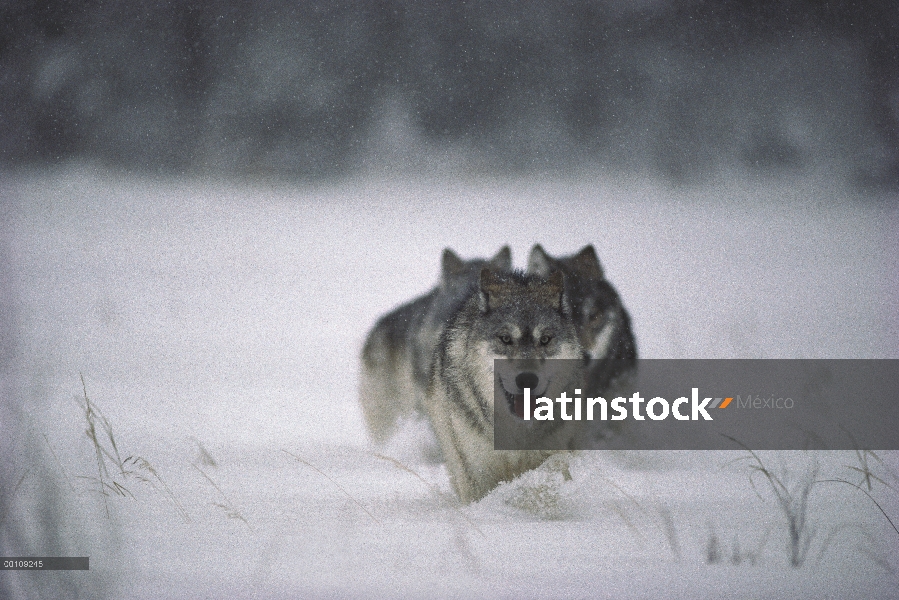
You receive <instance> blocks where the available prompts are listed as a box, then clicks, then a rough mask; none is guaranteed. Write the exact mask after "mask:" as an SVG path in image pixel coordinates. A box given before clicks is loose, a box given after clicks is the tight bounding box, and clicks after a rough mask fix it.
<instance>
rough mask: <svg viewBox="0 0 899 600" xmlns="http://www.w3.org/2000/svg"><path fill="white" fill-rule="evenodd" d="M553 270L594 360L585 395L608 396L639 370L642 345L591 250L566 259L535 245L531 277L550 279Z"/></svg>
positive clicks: (583, 340) (579, 331)
mask: <svg viewBox="0 0 899 600" xmlns="http://www.w3.org/2000/svg"><path fill="white" fill-rule="evenodd" d="M554 270H560V271H562V273H564V274H565V291H566V293H567V295H568V298H569V299H570V301H571V308H572V312H573V314H574V321H575V326H576V328H577V331H578V338H579V340H580V342H581V346H583V348H584V350H585V351H586V352H587V354H589V355H590V358H591V359H592V360H591V361H590V363H589V366H588V368H587V375H586V390H585V391H584V393H585V394H588V395H590V396H601V395H604V394H606V393H607V392H608V391H609V389H610V388H615V387H616V386H618V385H622V384H624V383H625V382H626V381H627V379H628V377H629V376H630V375H631V374H632V373H633V372H634V370H635V369H636V364H637V345H636V343H635V342H634V334H633V332H632V331H631V320H630V317H629V316H628V314H627V311H626V310H625V309H624V305H622V303H621V298H620V297H619V296H618V293H617V292H616V291H615V288H614V287H612V284H611V283H609V282H608V281H607V280H606V279H605V277H604V275H603V271H602V267H601V266H600V264H599V259H598V258H597V257H596V250H594V249H593V246H592V245H589V246H584V248H582V249H581V250H580V251H579V252H578V253H577V254H572V255H571V256H563V257H562V258H553V257H551V256H550V255H548V254H547V253H546V251H544V250H543V247H542V246H540V245H539V244H537V245H535V246H534V247H533V249H531V254H530V257H529V258H528V272H529V273H533V274H535V275H540V276H542V277H547V276H548V275H549V274H550V273H551V272H552V271H554Z"/></svg>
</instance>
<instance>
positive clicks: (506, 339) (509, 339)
mask: <svg viewBox="0 0 899 600" xmlns="http://www.w3.org/2000/svg"><path fill="white" fill-rule="evenodd" d="M498 337H499V341H501V342H502V343H504V344H506V345H509V344H511V343H512V336H511V335H509V334H506V333H503V334H500V335H499V336H498Z"/></svg>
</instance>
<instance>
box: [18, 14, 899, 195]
mask: <svg viewBox="0 0 899 600" xmlns="http://www.w3.org/2000/svg"><path fill="white" fill-rule="evenodd" d="M69 160H86V161H91V162H95V163H99V164H105V165H109V166H113V167H124V168H128V169H136V170H148V171H153V172H161V173H173V174H182V173H188V174H210V173H211V174H217V173H224V174H228V175H236V176H278V177H285V178H289V179H298V180H311V179H317V178H321V177H335V176H344V175H347V174H352V173H358V172H361V171H366V170H370V171H378V170H385V169H386V170H390V169H399V170H401V171H403V172H409V171H419V172H426V171H428V170H431V169H441V168H447V167H448V168H452V169H462V170H466V171H476V172H513V173H520V172H534V171H565V170H572V169H574V170H583V169H608V170H615V171H622V172H626V173H627V172H645V173H650V174H652V175H655V176H660V177H663V178H665V179H667V180H669V181H673V182H691V181H702V180H704V179H706V178H709V177H713V176H716V175H720V174H722V173H723V174H725V175H729V174H737V175H741V174H742V175H745V174H749V175H759V176H766V177H767V176H784V175H786V176H791V175H795V174H812V175H816V174H819V173H821V174H827V175H829V176H830V175H835V176H837V177H841V178H845V179H846V180H847V181H850V182H852V183H854V184H857V185H862V186H878V187H880V186H891V187H892V186H896V185H897V184H899V7H897V5H896V4H895V3H894V2H891V1H888V0H885V1H881V2H866V3H860V2H851V1H848V0H837V1H831V2H825V1H820V0H774V1H771V0H768V1H762V2H748V1H726V2H704V1H699V0H670V1H666V0H639V1H630V2H628V1H625V0H605V1H589V0H568V1H563V0H560V1H557V2H535V1H514V2H513V1H502V2H498V1H492V2H461V1H454V2H411V1H405V0H380V1H367V2H287V1H280V2H279V1H273V2H264V3H257V2H251V1H248V0H209V1H207V2H158V1H148V0H143V1H130V2H102V1H99V0H85V1H83V2H70V1H65V0H49V1H48V0H43V1H33V0H29V1H21V0H18V1H8V0H0V166H3V165H5V166H6V167H7V168H11V167H12V168H14V167H17V166H23V165H24V166H35V165H37V166H41V165H47V164H52V163H56V162H60V161H69Z"/></svg>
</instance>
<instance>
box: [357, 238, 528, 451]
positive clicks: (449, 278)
mask: <svg viewBox="0 0 899 600" xmlns="http://www.w3.org/2000/svg"><path fill="white" fill-rule="evenodd" d="M485 266H489V267H491V268H492V269H496V270H499V271H508V270H509V269H511V266H512V256H511V251H510V250H509V247H508V246H504V247H503V248H502V249H501V250H500V251H499V252H497V254H496V255H495V256H494V257H493V258H491V259H489V260H483V259H474V260H468V261H464V260H462V259H461V258H459V257H458V256H457V255H456V254H455V253H453V251H452V250H450V249H449V248H447V249H446V250H444V251H443V259H442V263H441V277H440V282H439V284H438V285H437V286H436V287H435V288H434V289H432V290H431V291H430V292H428V293H427V294H425V295H423V296H421V297H419V298H416V299H415V300H413V301H411V302H409V303H407V304H404V305H402V306H400V307H399V308H397V309H396V310H394V311H392V312H390V313H389V314H387V315H385V316H383V317H382V318H381V319H379V320H378V322H377V323H376V324H375V326H374V328H372V330H371V332H369V334H368V337H367V338H366V341H365V345H364V346H363V350H362V372H361V377H360V386H359V393H360V402H361V405H362V413H363V417H364V420H365V424H366V427H367V429H368V431H369V434H370V435H371V437H372V439H373V440H374V441H375V442H377V443H384V442H386V441H387V440H388V439H389V438H390V437H391V436H392V435H393V433H394V432H395V431H396V428H397V425H398V423H399V421H401V420H402V419H404V418H409V417H420V416H422V415H423V413H422V409H421V405H422V402H423V400H424V396H425V393H426V390H427V386H428V378H429V373H430V367H431V361H432V358H433V355H434V348H435V347H436V346H437V341H438V339H439V337H440V334H441V333H442V331H443V328H444V327H445V325H446V323H447V321H448V320H449V319H450V317H451V316H452V315H453V314H454V313H455V311H456V310H457V309H458V307H459V305H460V304H461V302H463V301H464V299H465V298H466V297H467V295H468V294H470V292H471V289H472V287H473V286H475V285H476V283H477V277H478V273H479V272H480V270H481V269H482V268H483V267H485Z"/></svg>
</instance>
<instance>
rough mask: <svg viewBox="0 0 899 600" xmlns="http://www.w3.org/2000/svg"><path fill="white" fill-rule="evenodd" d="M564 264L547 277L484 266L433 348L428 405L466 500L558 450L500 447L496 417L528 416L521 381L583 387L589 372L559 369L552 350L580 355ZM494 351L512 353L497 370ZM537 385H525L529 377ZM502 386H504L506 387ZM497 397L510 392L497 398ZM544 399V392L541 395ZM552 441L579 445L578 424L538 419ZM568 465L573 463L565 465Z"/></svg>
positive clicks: (542, 387) (540, 387)
mask: <svg viewBox="0 0 899 600" xmlns="http://www.w3.org/2000/svg"><path fill="white" fill-rule="evenodd" d="M583 357H584V352H583V349H582V348H581V344H580V342H579V339H578V334H577V330H576V328H575V324H574V320H573V316H572V311H571V305H570V304H569V302H568V298H567V293H566V288H565V283H564V275H563V274H562V272H561V271H556V272H554V273H552V274H550V275H549V276H548V277H547V278H545V279H544V278H541V277H537V276H535V275H526V274H523V273H519V272H512V273H508V272H507V273H501V272H495V271H492V270H491V269H489V268H485V269H483V270H482V271H481V274H480V277H479V281H478V286H477V287H476V288H475V289H474V290H473V291H472V293H471V294H470V295H469V297H468V298H467V300H466V301H465V303H464V304H463V305H462V306H461V308H460V309H459V310H458V312H457V313H456V315H455V316H454V317H453V318H452V320H451V321H450V323H449V324H448V325H447V327H446V328H445V329H444V331H443V334H442V335H441V337H440V341H439V343H438V344H437V349H436V351H435V353H434V362H433V365H432V368H431V380H430V385H429V387H428V397H427V401H426V402H425V410H426V412H427V414H428V417H429V419H430V422H431V426H432V428H433V430H434V433H435V434H436V436H437V440H438V442H439V444H440V449H441V451H442V453H443V457H444V459H445V460H446V465H447V470H448V471H449V476H450V480H451V482H452V485H453V488H454V489H455V491H456V493H457V494H458V496H459V498H460V499H461V500H462V501H463V502H466V503H467V502H472V501H475V500H478V499H480V498H482V497H483V496H484V495H486V494H487V493H488V492H489V491H490V490H492V489H493V488H495V487H496V486H497V485H498V484H499V483H501V482H503V481H510V480H512V479H513V478H515V477H517V476H518V475H520V474H521V473H523V472H525V471H528V470H530V469H534V468H536V467H538V466H540V465H541V464H542V463H543V462H544V461H546V460H547V458H549V457H550V456H552V455H553V454H555V452H553V451H546V450H514V451H499V450H494V424H495V423H496V424H497V426H501V425H502V424H504V423H509V422H511V421H510V420H512V419H518V418H520V415H519V414H516V411H517V410H518V409H517V398H518V396H520V395H521V394H523V390H522V387H532V388H533V389H532V391H534V393H535V394H539V395H540V396H543V395H545V396H549V397H551V398H555V397H556V395H557V394H558V393H559V392H560V391H561V390H563V389H567V388H568V387H578V385H577V382H578V381H580V378H581V377H582V376H583V373H582V372H580V371H577V372H572V373H563V374H561V375H560V374H559V373H558V372H552V371H550V369H552V368H554V366H555V365H558V364H559V363H557V362H556V363H553V361H550V362H547V360H546V359H549V358H566V359H581V360H575V361H569V363H568V364H571V363H574V364H578V365H582V364H583ZM494 359H512V360H511V361H510V363H503V364H509V365H511V366H509V368H508V369H507V370H508V371H510V372H504V373H498V375H499V376H498V377H495V371H494ZM525 382H527V383H529V385H527V384H526V385H521V384H522V383H525ZM500 388H502V389H500ZM494 393H496V394H497V397H503V396H505V397H507V398H509V402H508V403H504V405H503V406H494ZM535 397H536V396H535ZM529 426H531V427H534V428H540V429H535V430H534V431H536V433H537V434H538V435H539V436H542V437H543V438H544V439H546V438H552V437H553V436H555V437H557V438H558V439H554V440H553V443H552V447H562V448H565V447H573V446H574V445H575V440H574V438H575V436H576V431H575V430H572V429H570V428H568V427H566V426H563V424H562V422H561V421H542V422H533V423H529ZM565 472H567V469H566V471H565Z"/></svg>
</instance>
